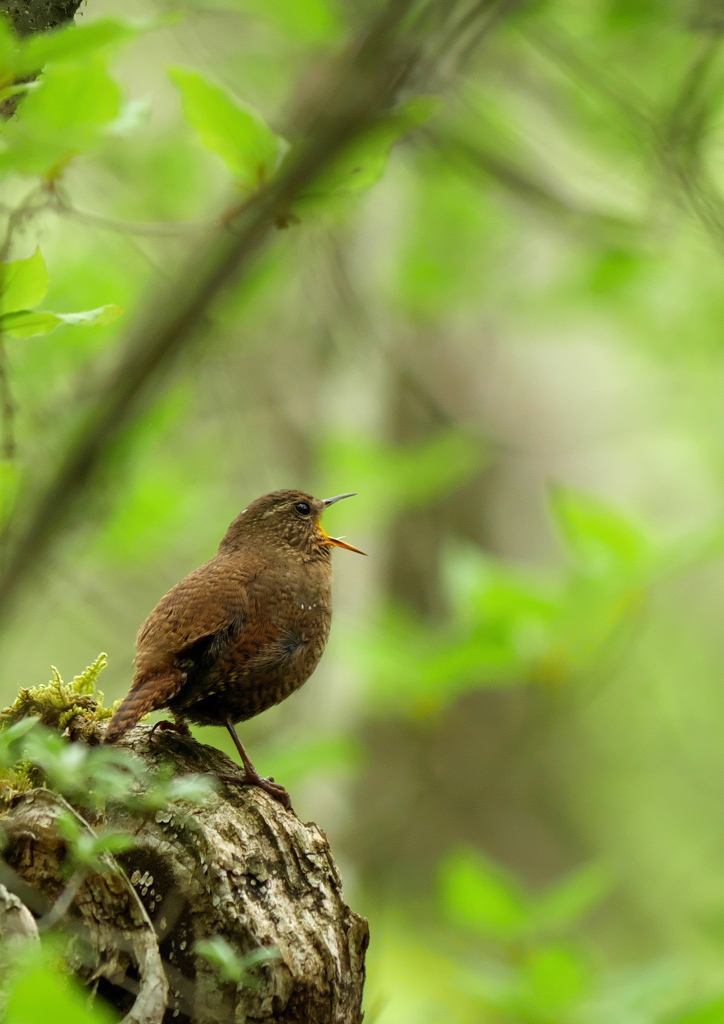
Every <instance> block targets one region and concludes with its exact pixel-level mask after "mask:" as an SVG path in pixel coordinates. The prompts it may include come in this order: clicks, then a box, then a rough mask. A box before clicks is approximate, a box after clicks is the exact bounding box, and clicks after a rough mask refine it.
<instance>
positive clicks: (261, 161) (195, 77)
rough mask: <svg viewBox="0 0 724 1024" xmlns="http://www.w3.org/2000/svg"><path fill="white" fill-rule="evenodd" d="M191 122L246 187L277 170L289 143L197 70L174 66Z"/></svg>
mask: <svg viewBox="0 0 724 1024" xmlns="http://www.w3.org/2000/svg"><path fill="white" fill-rule="evenodd" d="M171 77H172V79H173V80H174V82H175V83H176V85H177V86H178V87H179V89H180V90H181V95H182V97H183V108H184V113H185V115H186V119H187V121H188V122H189V124H190V125H191V126H192V127H193V128H195V129H196V131H197V132H198V133H199V136H200V139H201V142H202V143H203V144H204V146H206V147H207V149H210V150H212V151H213V152H214V153H217V154H218V155H219V156H220V157H221V158H222V160H223V161H224V162H225V163H226V165H227V166H228V168H229V170H230V171H231V173H232V174H233V175H234V176H235V177H236V178H237V179H238V181H239V184H240V185H242V186H243V187H244V188H245V189H249V190H252V191H253V190H254V189H256V188H258V187H259V185H261V183H262V182H263V181H265V180H266V178H268V177H269V175H270V174H271V173H272V171H274V169H275V168H276V166H277V163H278V162H279V159H280V157H281V155H282V152H283V149H284V146H285V143H284V142H283V140H282V139H280V138H279V136H277V135H275V134H274V132H273V131H272V130H271V129H270V128H269V127H268V125H267V124H266V123H265V122H264V120H263V119H262V118H261V117H260V116H259V114H257V113H256V111H254V110H252V109H251V107H248V106H247V105H246V104H242V103H241V102H240V101H239V100H237V99H235V98H234V97H232V96H231V95H230V94H229V93H228V92H227V91H226V90H225V89H222V88H221V87H220V86H218V85H212V84H211V83H210V82H207V81H206V79H204V78H203V77H202V76H201V75H200V74H199V73H198V72H197V71H190V70H188V69H187V68H172V69H171Z"/></svg>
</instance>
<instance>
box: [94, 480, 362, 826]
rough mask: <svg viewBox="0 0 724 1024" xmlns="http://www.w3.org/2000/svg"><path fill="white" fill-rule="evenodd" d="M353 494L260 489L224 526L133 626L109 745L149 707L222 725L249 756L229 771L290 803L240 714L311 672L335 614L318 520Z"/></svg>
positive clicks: (247, 714)
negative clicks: (266, 773)
mask: <svg viewBox="0 0 724 1024" xmlns="http://www.w3.org/2000/svg"><path fill="white" fill-rule="evenodd" d="M351 497H353V495H351V494H340V495H337V497H335V498H327V499H325V500H320V499H319V498H312V497H311V495H309V494H304V493H303V492H302V491H291V490H289V491H274V492H272V493H271V494H265V495H264V496H263V497H262V498H257V500H256V501H253V502H252V503H251V505H249V506H248V507H247V508H245V509H244V511H243V512H241V513H240V514H239V515H238V516H237V517H236V519H235V520H234V521H233V523H232V524H231V526H230V527H229V529H228V530H227V531H226V534H225V535H224V538H223V540H222V541H221V544H220V545H219V551H218V553H217V554H216V555H215V556H214V557H213V558H212V559H211V560H210V561H208V562H206V564H205V565H202V566H201V567H200V568H199V569H196V570H195V571H194V572H192V573H190V574H189V575H188V576H186V577H185V579H183V580H181V582H180V583H177V584H176V586H175V587H174V588H173V589H172V590H170V591H169V592H168V594H166V596H165V597H163V598H161V600H160V601H159V603H158V604H157V605H156V607H155V608H154V610H153V611H152V612H151V614H150V615H149V617H148V618H147V619H146V621H145V622H144V624H143V625H142V626H141V629H140V631H139V633H138V637H137V640H136V650H137V652H138V653H137V655H136V659H135V662H134V665H135V666H136V674H135V676H134V679H133V684H132V686H131V689H130V691H129V692H128V694H127V696H126V697H125V698H124V700H123V701H122V702H121V705H120V706H119V708H118V709H117V710H116V712H115V714H114V715H113V718H112V719H111V721H110V723H109V725H108V728H107V730H106V735H105V742H106V743H113V742H114V741H115V740H118V739H120V738H121V737H122V736H123V735H124V734H125V733H126V732H127V731H128V730H129V729H131V728H133V726H134V725H135V724H136V723H137V722H138V721H139V719H140V718H142V717H143V715H145V714H147V713H148V712H149V711H155V710H157V709H159V708H169V710H170V711H171V713H172V714H173V716H174V719H175V723H176V724H175V725H174V724H172V723H161V725H165V726H166V727H167V728H175V729H179V730H180V731H188V728H187V726H186V724H185V723H186V722H187V721H190V722H195V723H197V724H199V725H224V726H226V728H227V729H228V730H229V732H230V733H231V736H232V739H233V740H234V743H235V744H236V747H237V749H238V751H239V754H240V756H241V759H242V761H243V764H244V775H242V776H239V777H238V778H237V779H235V781H238V782H242V783H246V784H249V785H256V786H261V787H262V788H263V789H265V790H266V791H267V792H268V793H271V794H272V796H274V797H276V798H277V799H278V800H281V801H282V803H284V804H285V806H287V807H288V806H290V803H289V796H288V794H287V791H286V790H285V789H284V787H283V786H279V785H277V784H276V783H275V782H274V781H273V779H264V778H262V777H261V776H260V775H259V773H258V772H257V770H256V768H254V765H253V764H252V762H251V760H250V758H249V756H248V754H247V753H246V751H245V749H244V747H243V745H242V743H241V741H240V739H239V737H238V736H237V733H236V729H235V728H234V726H235V724H236V723H237V722H243V721H245V720H246V719H247V718H253V717H254V715H258V714H260V713H261V712H262V711H265V710H266V709H267V708H270V707H272V705H274V704H278V703H279V702H280V701H282V700H284V698H285V697H288V696H289V695H290V694H291V693H293V692H294V691H295V690H297V689H299V687H300V686H301V685H302V683H304V682H306V680H307V679H308V678H309V677H310V675H311V674H312V672H313V671H314V669H315V668H316V666H317V663H318V661H319V659H320V658H321V656H322V652H323V651H324V648H325V646H326V643H327V638H328V636H329V628H330V625H331V621H332V547H341V548H347V550H349V551H358V552H359V554H364V552H362V551H359V549H358V548H354V547H352V546H351V545H350V544H346V543H345V542H344V541H341V540H337V539H335V538H334V537H330V536H329V535H328V534H326V533H325V532H324V530H323V529H322V527H321V525H320V523H319V519H320V516H321V514H322V512H323V511H324V509H325V508H328V507H329V505H332V504H334V502H335V501H339V500H340V499H341V498H351Z"/></svg>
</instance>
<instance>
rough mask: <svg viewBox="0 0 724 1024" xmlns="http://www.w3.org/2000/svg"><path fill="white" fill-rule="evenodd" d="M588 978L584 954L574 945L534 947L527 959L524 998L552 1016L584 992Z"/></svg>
mask: <svg viewBox="0 0 724 1024" xmlns="http://www.w3.org/2000/svg"><path fill="white" fill-rule="evenodd" d="M587 980H588V977H587V972H586V971H585V970H584V968H583V964H582V963H581V960H580V957H579V956H577V955H576V953H575V952H574V951H573V950H572V949H569V948H568V947H566V946H559V945H556V946H545V947H543V948H541V949H536V950H533V952H532V953H531V954H530V955H529V956H528V958H527V960H526V962H525V965H524V967H523V971H522V976H521V982H522V997H523V998H522V1000H521V1002H522V1003H523V1005H525V1006H527V1007H529V1008H530V1009H532V1010H534V1011H535V1012H536V1013H537V1014H544V1015H545V1017H546V1019H550V1017H552V1016H553V1015H556V1016H557V1015H558V1014H560V1013H561V1012H562V1011H564V1010H565V1009H566V1008H567V1007H569V1006H570V1005H571V1004H572V1003H574V1002H576V1001H577V1000H579V999H580V998H581V997H582V996H583V995H584V993H585V991H586V982H587Z"/></svg>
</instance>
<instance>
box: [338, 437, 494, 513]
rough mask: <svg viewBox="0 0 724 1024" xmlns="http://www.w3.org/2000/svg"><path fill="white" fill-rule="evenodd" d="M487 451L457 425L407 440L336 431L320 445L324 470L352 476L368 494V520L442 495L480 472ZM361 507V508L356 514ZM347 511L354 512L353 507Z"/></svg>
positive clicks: (426, 502) (365, 493)
mask: <svg viewBox="0 0 724 1024" xmlns="http://www.w3.org/2000/svg"><path fill="white" fill-rule="evenodd" d="M485 455H486V453H485V449H484V446H483V442H482V441H481V440H480V439H479V438H477V437H474V436H472V435H470V434H468V433H465V432H464V431H462V430H456V429H451V430H440V431H438V432H437V433H436V434H434V435H432V436H431V437H430V438H429V439H426V440H424V441H420V442H417V443H416V444H409V445H405V446H402V445H399V446H395V445H391V444H385V443H383V442H380V441H376V440H371V439H368V438H365V437H355V436H347V437H345V436H344V435H343V434H339V433H337V434H335V435H334V436H332V437H329V438H327V439H325V441H324V444H323V446H322V449H321V458H322V460H323V464H324V468H325V472H326V475H327V476H328V477H330V478H332V479H334V480H335V481H336V480H339V481H343V480H354V482H355V483H354V486H355V488H356V489H357V490H358V491H359V492H360V493H361V494H364V498H365V501H364V517H365V519H366V520H369V519H370V518H371V517H372V518H381V517H387V516H390V515H392V514H394V513H396V512H399V511H402V510H403V509H407V508H420V507H422V506H424V505H426V504H428V503H430V502H432V501H434V500H435V499H437V498H440V497H442V496H443V495H445V494H447V493H449V492H450V491H452V490H453V489H454V488H455V487H458V486H460V485H461V484H462V483H464V482H465V481H467V480H469V479H470V478H471V477H472V476H473V475H474V474H475V473H477V472H478V471H479V470H480V469H481V468H482V467H483V465H484V464H485ZM350 505H353V503H350ZM361 511H362V510H361V508H358V511H357V514H360V513H361ZM344 514H345V515H346V516H347V515H350V514H351V515H353V516H354V515H355V514H356V513H355V509H354V507H351V508H348V509H347V510H346V511H345V513H344Z"/></svg>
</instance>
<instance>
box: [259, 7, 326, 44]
mask: <svg viewBox="0 0 724 1024" xmlns="http://www.w3.org/2000/svg"><path fill="white" fill-rule="evenodd" d="M243 6H244V7H246V8H248V9H250V10H252V11H253V12H254V13H255V14H258V15H260V16H262V17H264V18H266V19H268V21H270V22H273V23H274V24H275V25H276V26H277V27H278V28H280V29H281V30H282V31H283V32H284V33H285V34H286V35H287V36H288V37H289V38H290V39H294V40H295V41H297V40H298V41H299V42H302V43H321V42H328V41H329V40H331V39H334V38H335V37H336V36H337V35H339V32H340V29H341V27H342V21H341V19H340V17H339V13H338V11H337V10H336V9H335V5H334V4H333V3H331V2H330V0H244V3H243Z"/></svg>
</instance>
